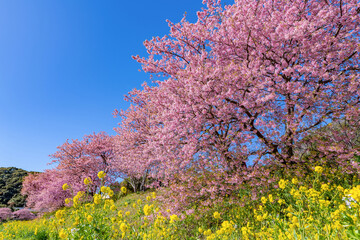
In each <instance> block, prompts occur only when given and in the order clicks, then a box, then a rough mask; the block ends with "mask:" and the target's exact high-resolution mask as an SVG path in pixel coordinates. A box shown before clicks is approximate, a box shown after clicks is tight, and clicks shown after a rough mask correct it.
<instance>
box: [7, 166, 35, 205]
mask: <svg viewBox="0 0 360 240" xmlns="http://www.w3.org/2000/svg"><path fill="white" fill-rule="evenodd" d="M29 173H30V172H28V171H25V170H23V169H20V168H15V167H8V168H5V167H0V207H24V206H25V203H26V196H23V195H21V193H20V192H21V188H22V181H23V179H24V177H25V176H26V175H28V174H29Z"/></svg>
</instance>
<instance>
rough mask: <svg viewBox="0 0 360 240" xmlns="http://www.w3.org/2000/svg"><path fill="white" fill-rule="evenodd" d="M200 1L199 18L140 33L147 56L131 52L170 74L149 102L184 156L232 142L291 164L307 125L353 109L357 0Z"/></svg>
mask: <svg viewBox="0 0 360 240" xmlns="http://www.w3.org/2000/svg"><path fill="white" fill-rule="evenodd" d="M204 2H206V4H207V8H206V9H204V10H202V11H200V12H198V21H197V22H196V23H189V22H187V21H186V19H185V18H184V19H183V20H182V21H181V22H180V23H177V24H173V23H171V22H169V25H170V27H171V30H170V34H169V35H168V36H164V37H162V38H160V37H155V38H153V39H152V40H150V41H145V47H146V48H147V50H148V52H149V57H148V58H140V57H138V56H136V57H134V58H135V59H136V60H137V61H138V62H140V63H142V64H143V70H144V71H146V72H150V73H156V74H163V75H164V76H166V77H168V78H167V79H166V80H165V81H161V82H160V81H158V88H159V90H158V91H154V94H153V95H152V96H151V103H152V104H153V105H155V106H158V107H159V108H161V110H160V109H159V110H158V111H157V112H158V113H160V114H161V116H159V118H160V119H161V122H162V123H163V128H162V129H161V130H162V132H163V133H165V132H166V133H167V132H173V134H172V135H173V136H175V135H176V136H177V137H176V138H177V141H178V142H180V143H181V141H179V139H184V140H183V143H184V142H185V141H186V146H191V147H184V148H186V150H188V149H187V148H189V149H193V151H191V150H190V152H191V154H190V155H189V156H193V154H194V153H195V152H198V150H199V148H202V147H207V148H208V149H209V148H215V149H216V153H217V154H218V155H219V157H220V158H222V159H224V160H225V161H228V162H232V161H233V159H232V157H231V153H232V152H234V150H233V149H236V151H241V152H242V154H244V155H245V156H256V158H257V159H261V158H262V157H264V156H267V157H269V158H271V159H273V160H275V161H279V162H281V163H283V164H285V165H286V164H291V163H293V162H294V161H295V159H293V157H294V144H295V143H296V142H297V141H298V140H299V139H301V138H303V137H304V136H305V135H306V134H307V133H308V132H309V131H310V130H313V129H317V128H319V127H321V126H323V125H324V124H326V123H327V122H328V121H332V120H334V119H337V118H339V117H345V116H350V115H357V114H359V102H360V100H359V92H360V87H359V83H360V81H359V76H358V74H359V70H360V68H359V58H358V57H359V53H358V51H359V47H360V45H359V9H358V3H357V1H354V0H348V1H300V0H295V1H267V0H263V1H235V3H234V4H233V5H229V6H226V7H224V8H223V7H222V6H221V4H220V1H210V0H209V1H204ZM162 137H163V138H172V136H168V135H166V134H163V136H162ZM193 139H197V140H193ZM199 140H200V141H199ZM192 141H194V142H196V145H198V143H200V144H201V143H204V144H205V145H203V146H201V147H197V148H196V149H195V147H194V146H192V145H193V144H192ZM178 145H179V144H178ZM209 146H211V147H209ZM182 160H185V159H182ZM185 161H186V160H185Z"/></svg>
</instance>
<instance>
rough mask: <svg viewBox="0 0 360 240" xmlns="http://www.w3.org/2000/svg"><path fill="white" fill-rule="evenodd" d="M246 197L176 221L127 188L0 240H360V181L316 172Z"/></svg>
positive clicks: (8, 226) (10, 230) (1, 229)
mask: <svg viewBox="0 0 360 240" xmlns="http://www.w3.org/2000/svg"><path fill="white" fill-rule="evenodd" d="M98 176H99V177H100V178H103V177H104V176H105V174H104V173H103V172H100V173H99V174H98ZM84 184H91V180H90V179H85V180H84ZM70 187H71V186H69V185H68V184H64V186H63V189H64V191H66V190H68V188H70ZM246 191H247V190H246V189H245V190H241V191H240V192H239V195H240V196H242V197H241V201H240V202H237V203H234V202H231V201H223V203H222V204H220V205H219V204H218V205H216V206H214V207H212V208H210V209H209V208H208V209H205V208H202V207H198V208H197V209H193V210H192V211H186V212H183V213H172V212H171V210H170V209H163V207H162V204H161V203H160V202H159V201H158V200H157V199H158V197H157V194H161V193H158V192H154V191H153V192H151V191H148V192H144V193H138V194H127V189H126V188H124V187H123V188H121V192H119V193H118V196H115V197H116V198H115V199H116V200H114V199H113V198H114V195H116V194H114V192H113V191H112V190H111V189H110V188H109V187H105V186H103V187H101V191H100V192H99V193H98V194H95V195H94V196H89V195H88V193H87V192H78V193H77V194H76V196H75V197H73V198H72V199H66V200H65V201H66V204H67V205H71V207H65V208H63V209H60V210H57V211H56V212H53V213H50V214H45V215H43V216H42V217H39V218H37V219H35V220H31V221H9V222H5V223H3V224H1V225H0V239H1V240H3V239H9V240H10V239H79V240H80V239H82V240H85V239H89V240H90V239H92V240H93V239H98V240H103V239H144V240H147V239H149V240H151V239H206V240H215V239H225V240H226V239H229V240H230V239H270V240H271V239H274V240H275V239H279V240H281V239H318V240H320V239H360V232H359V229H360V217H359V214H360V181H359V179H358V178H357V177H356V176H355V175H349V174H348V175H345V174H342V173H340V172H335V173H334V171H332V170H331V169H326V168H324V167H322V166H316V167H315V168H314V169H313V172H312V173H310V174H309V175H308V176H307V177H306V178H304V179H297V178H290V177H287V178H285V177H284V178H283V179H280V181H278V182H277V184H276V187H274V188H273V189H269V191H268V193H267V194H266V195H264V196H262V197H260V198H259V199H257V200H251V199H250V198H249V197H248V196H249V195H250V192H246ZM249 191H250V189H249ZM85 200H87V201H85Z"/></svg>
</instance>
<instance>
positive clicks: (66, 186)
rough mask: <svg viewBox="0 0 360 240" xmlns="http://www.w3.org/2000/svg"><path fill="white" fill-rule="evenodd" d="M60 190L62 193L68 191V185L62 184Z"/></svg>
mask: <svg viewBox="0 0 360 240" xmlns="http://www.w3.org/2000/svg"><path fill="white" fill-rule="evenodd" d="M62 189H63V190H64V191H66V190H68V189H69V185H68V184H67V183H64V184H63V185H62Z"/></svg>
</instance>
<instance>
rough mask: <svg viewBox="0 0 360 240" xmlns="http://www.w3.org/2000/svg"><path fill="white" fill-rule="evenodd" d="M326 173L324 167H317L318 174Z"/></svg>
mask: <svg viewBox="0 0 360 240" xmlns="http://www.w3.org/2000/svg"><path fill="white" fill-rule="evenodd" d="M323 171H324V168H323V167H320V166H316V167H315V172H317V173H322V172H323Z"/></svg>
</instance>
